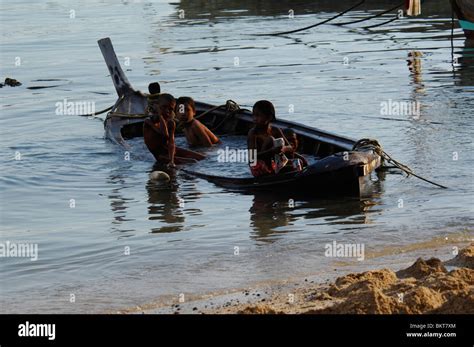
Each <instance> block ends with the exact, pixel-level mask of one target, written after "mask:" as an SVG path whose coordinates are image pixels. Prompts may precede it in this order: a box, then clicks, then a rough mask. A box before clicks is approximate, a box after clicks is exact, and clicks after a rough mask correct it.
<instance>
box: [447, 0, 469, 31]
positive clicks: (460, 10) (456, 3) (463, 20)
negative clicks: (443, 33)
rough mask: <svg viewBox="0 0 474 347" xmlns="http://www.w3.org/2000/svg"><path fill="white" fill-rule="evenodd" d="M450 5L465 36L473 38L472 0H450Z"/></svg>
mask: <svg viewBox="0 0 474 347" xmlns="http://www.w3.org/2000/svg"><path fill="white" fill-rule="evenodd" d="M451 5H452V7H453V10H454V12H455V13H456V16H457V17H458V21H459V25H460V26H461V28H462V29H463V30H464V33H465V34H466V37H467V38H468V39H474V1H473V0H451Z"/></svg>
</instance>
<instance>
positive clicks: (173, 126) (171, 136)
mask: <svg viewBox="0 0 474 347" xmlns="http://www.w3.org/2000/svg"><path fill="white" fill-rule="evenodd" d="M175 129H176V124H175V122H174V121H172V120H171V121H169V122H168V127H167V130H168V156H169V158H170V163H169V165H170V166H172V167H174V166H175V164H174V155H175V153H176V143H175V141H174V131H175Z"/></svg>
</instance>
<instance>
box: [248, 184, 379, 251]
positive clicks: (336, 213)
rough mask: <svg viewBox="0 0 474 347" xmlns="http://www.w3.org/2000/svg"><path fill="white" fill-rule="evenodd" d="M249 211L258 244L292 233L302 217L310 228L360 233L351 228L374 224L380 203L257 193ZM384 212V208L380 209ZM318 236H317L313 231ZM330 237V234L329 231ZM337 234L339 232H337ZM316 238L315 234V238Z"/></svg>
mask: <svg viewBox="0 0 474 347" xmlns="http://www.w3.org/2000/svg"><path fill="white" fill-rule="evenodd" d="M252 195H253V200H252V206H251V208H250V210H249V212H250V221H251V223H250V226H251V227H252V229H253V233H252V234H251V237H252V238H253V239H255V240H257V241H264V242H275V241H277V240H278V239H279V238H280V236H282V235H283V234H285V233H288V232H292V231H298V230H297V229H295V230H293V229H292V226H293V224H294V222H295V221H297V220H299V219H300V218H303V219H305V220H306V222H307V224H306V225H307V227H310V228H312V227H314V226H317V225H318V224H319V223H317V222H316V221H320V223H321V224H324V225H338V226H343V225H345V227H344V228H341V229H340V230H351V229H354V230H357V227H355V228H351V227H350V225H354V226H357V225H363V224H370V223H372V221H371V219H370V213H371V210H374V209H376V206H377V205H378V204H379V202H378V199H375V198H363V199H359V198H344V199H315V200H305V199H304V197H301V196H300V197H298V196H295V195H294V194H290V193H286V194H284V193H279V194H276V193H269V192H259V193H254V194H252ZM377 212H381V209H377ZM314 232H315V233H318V232H317V231H316V230H314ZM325 233H327V234H330V233H331V232H328V231H326V232H325ZM336 233H337V232H336ZM315 236H316V235H315Z"/></svg>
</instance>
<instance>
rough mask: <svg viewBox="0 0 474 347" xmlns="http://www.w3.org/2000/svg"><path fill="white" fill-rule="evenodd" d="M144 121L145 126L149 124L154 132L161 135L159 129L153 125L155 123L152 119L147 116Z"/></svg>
mask: <svg viewBox="0 0 474 347" xmlns="http://www.w3.org/2000/svg"><path fill="white" fill-rule="evenodd" d="M144 123H145V124H146V125H147V126H149V127H150V128H151V129H152V130H153V131H154V132H156V133H157V134H159V135H162V134H161V131H160V129H158V128H157V127H156V126H155V124H154V123H153V121H152V120H151V119H149V118H148V119H145V121H144Z"/></svg>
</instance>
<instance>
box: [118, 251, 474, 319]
mask: <svg viewBox="0 0 474 347" xmlns="http://www.w3.org/2000/svg"><path fill="white" fill-rule="evenodd" d="M418 246H419V248H421V247H423V246H425V245H418ZM412 248H413V249H416V245H412ZM403 253H405V251H403ZM415 253H416V254H422V256H421V257H418V258H414V259H413V260H412V261H411V262H410V263H409V264H408V266H406V265H405V266H400V265H401V264H403V263H404V262H405V264H406V259H408V258H410V257H413V255H414V254H415ZM456 253H457V254H456ZM449 254H451V256H449ZM375 259H376V261H375ZM397 259H398V262H397V261H394V260H393V259H390V256H382V257H377V258H374V261H372V263H371V264H370V265H368V266H369V267H371V268H372V269H371V270H369V271H364V272H352V271H350V270H349V269H350V268H351V265H349V264H345V265H346V266H342V267H343V269H342V270H340V271H335V272H336V273H337V274H331V275H329V276H327V278H326V279H325V280H324V281H322V279H323V277H322V276H321V275H313V276H307V277H305V278H299V279H287V280H284V281H274V282H272V283H268V282H267V283H262V284H257V285H255V286H253V287H251V288H245V289H239V290H237V289H236V290H230V291H227V292H221V293H207V294H205V295H194V296H192V295H191V296H190V295H187V294H186V296H184V295H183V297H182V299H184V297H186V300H181V301H180V300H179V299H178V300H176V298H168V300H162V301H159V302H156V303H150V304H147V305H142V306H137V307H135V308H131V309H127V310H122V311H119V312H118V313H132V314H133V313H135V314H141V313H145V314H156V313H168V314H170V313H171V314H473V313H474V243H470V244H469V243H466V242H463V243H450V244H449V245H447V244H446V245H443V246H438V247H436V248H424V249H422V250H420V249H418V250H417V251H414V250H411V251H407V252H406V254H405V255H404V256H403V257H402V258H400V257H398V258H397ZM369 262H370V261H369ZM383 262H386V263H387V266H385V267H384V266H380V264H381V263H383ZM335 270H336V269H335Z"/></svg>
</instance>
